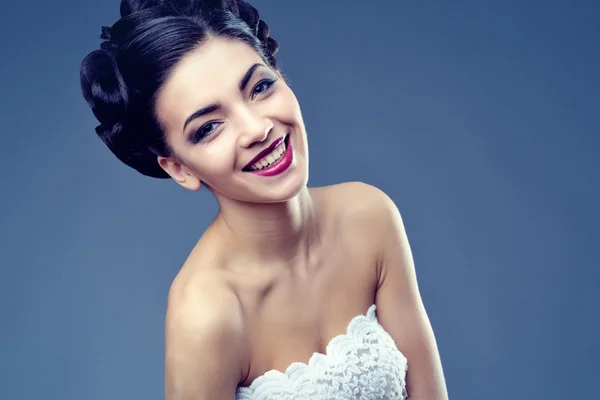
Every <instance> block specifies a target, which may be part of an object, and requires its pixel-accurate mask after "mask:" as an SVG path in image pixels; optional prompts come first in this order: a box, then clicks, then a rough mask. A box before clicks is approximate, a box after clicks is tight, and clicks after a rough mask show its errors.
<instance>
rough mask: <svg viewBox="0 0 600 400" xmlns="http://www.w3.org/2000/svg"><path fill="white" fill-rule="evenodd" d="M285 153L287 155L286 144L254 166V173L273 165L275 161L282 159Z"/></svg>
mask: <svg viewBox="0 0 600 400" xmlns="http://www.w3.org/2000/svg"><path fill="white" fill-rule="evenodd" d="M283 153H285V142H283V143H281V144H280V145H279V146H277V147H276V148H275V149H273V151H272V152H271V153H270V154H269V155H267V156H266V157H263V159H262V160H260V161H258V162H256V163H254V164H252V169H253V170H254V171H258V170H259V169H263V168H264V167H266V166H269V165H271V164H273V163H274V162H275V161H277V160H279V159H280V158H281V156H282V155H283Z"/></svg>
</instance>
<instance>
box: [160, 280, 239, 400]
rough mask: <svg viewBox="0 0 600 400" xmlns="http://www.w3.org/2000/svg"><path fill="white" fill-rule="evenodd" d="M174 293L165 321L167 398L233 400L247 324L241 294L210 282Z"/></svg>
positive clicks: (177, 399)
mask: <svg viewBox="0 0 600 400" xmlns="http://www.w3.org/2000/svg"><path fill="white" fill-rule="evenodd" d="M186 286H187V288H186V289H183V290H182V291H179V292H175V293H173V291H172V293H171V294H170V296H169V297H170V298H169V309H168V311H167V318H166V325H165V350H166V355H165V394H166V399H167V400H192V399H193V400H234V399H235V391H236V388H237V385H238V383H239V382H240V379H241V375H242V374H241V371H242V368H241V366H242V358H243V354H244V351H243V345H242V343H243V342H242V340H241V338H242V331H243V322H242V318H241V314H240V313H239V307H238V304H237V298H236V297H235V296H233V295H232V294H228V293H227V292H226V290H225V289H221V288H218V287H215V286H219V285H215V282H214V281H213V282H211V281H210V280H208V281H207V284H205V285H201V286H202V287H199V286H197V285H186Z"/></svg>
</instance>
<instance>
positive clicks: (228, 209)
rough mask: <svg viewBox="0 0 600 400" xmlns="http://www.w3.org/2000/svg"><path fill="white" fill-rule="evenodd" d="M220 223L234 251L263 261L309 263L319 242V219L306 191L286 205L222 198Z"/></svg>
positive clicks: (284, 263) (306, 189)
mask: <svg viewBox="0 0 600 400" xmlns="http://www.w3.org/2000/svg"><path fill="white" fill-rule="evenodd" d="M219 204H220V211H219V215H218V216H217V220H216V223H217V225H218V226H220V227H221V228H222V229H221V231H222V232H224V234H225V235H226V237H229V238H230V239H232V240H231V244H232V246H233V249H236V251H238V252H240V253H242V254H244V255H245V256H247V257H250V258H251V259H254V260H259V261H261V262H274V263H277V264H283V265H291V264H295V263H296V262H306V261H308V257H309V252H308V249H309V248H310V247H311V245H314V244H315V243H316V242H318V239H319V230H318V223H317V222H318V219H317V216H316V211H315V207H314V203H313V199H312V197H311V195H310V193H309V191H308V188H305V189H304V190H302V192H300V193H299V194H298V195H297V196H295V197H294V198H293V199H291V200H288V201H287V202H284V203H269V204H256V203H242V202H235V201H231V200H221V199H219Z"/></svg>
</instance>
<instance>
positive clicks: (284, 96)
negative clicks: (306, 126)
mask: <svg viewBox="0 0 600 400" xmlns="http://www.w3.org/2000/svg"><path fill="white" fill-rule="evenodd" d="M273 103H274V104H273V105H274V106H275V107H276V108H275V109H276V110H277V111H276V112H277V115H278V117H279V119H281V120H282V121H284V122H286V123H288V124H290V125H294V124H297V123H298V122H300V121H301V120H302V116H301V113H300V105H299V104H298V100H297V99H296V96H295V95H294V92H292V90H291V89H290V88H289V87H288V86H285V87H283V88H281V89H280V90H279V91H278V92H277V93H276V94H275V96H274V99H273Z"/></svg>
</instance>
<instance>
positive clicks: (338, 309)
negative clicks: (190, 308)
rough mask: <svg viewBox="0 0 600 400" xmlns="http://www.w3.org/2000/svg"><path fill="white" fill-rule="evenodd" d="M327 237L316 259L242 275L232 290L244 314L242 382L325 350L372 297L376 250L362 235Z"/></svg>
mask: <svg viewBox="0 0 600 400" xmlns="http://www.w3.org/2000/svg"><path fill="white" fill-rule="evenodd" d="M348 233H349V232H346V233H344V234H342V233H340V234H339V235H337V236H336V237H332V240H329V241H328V242H327V243H326V247H325V248H323V249H321V250H322V251H323V253H322V254H323V256H322V257H321V258H320V259H319V262H318V263H315V265H312V266H310V267H307V268H306V269H303V270H298V271H295V272H290V273H287V274H281V275H275V276H266V277H262V279H261V278H257V279H255V280H253V279H246V280H245V281H244V282H243V283H240V284H239V286H238V289H239V290H238V293H239V296H240V301H241V303H242V307H243V308H244V313H245V319H246V330H247V332H246V335H245V336H246V338H247V346H248V347H247V349H248V352H247V354H248V356H247V359H248V363H247V373H246V376H247V378H246V382H251V381H252V380H253V379H254V378H256V377H258V376H260V375H262V374H263V373H264V372H265V371H268V370H271V369H275V370H279V371H285V369H286V368H287V367H288V366H289V365H290V364H291V363H294V362H307V361H308V359H309V358H310V357H311V356H312V355H313V353H325V351H326V346H327V344H328V343H329V342H330V341H331V339H332V338H333V337H335V336H337V335H340V334H343V333H345V332H346V329H347V327H348V323H349V322H350V321H351V320H352V318H354V317H356V316H357V315H360V314H364V313H365V312H366V310H367V309H368V308H369V307H370V306H371V305H372V304H373V303H374V299H375V293H376V289H377V282H378V273H377V255H376V252H375V251H374V249H373V248H372V246H371V245H370V244H369V243H368V240H364V241H363V242H362V243H357V240H356V239H355V238H354V237H352V236H351V239H350V240H349V239H348V237H347V236H348Z"/></svg>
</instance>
